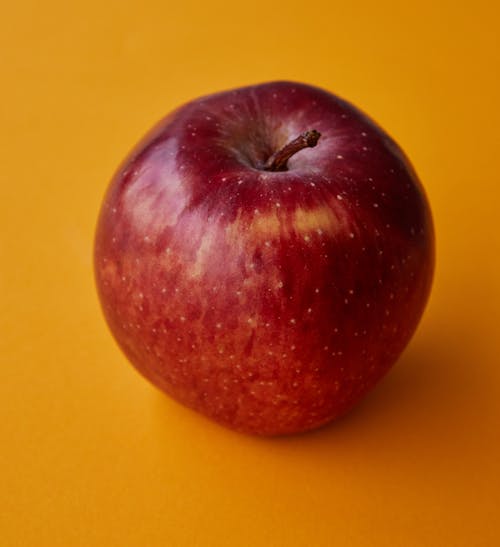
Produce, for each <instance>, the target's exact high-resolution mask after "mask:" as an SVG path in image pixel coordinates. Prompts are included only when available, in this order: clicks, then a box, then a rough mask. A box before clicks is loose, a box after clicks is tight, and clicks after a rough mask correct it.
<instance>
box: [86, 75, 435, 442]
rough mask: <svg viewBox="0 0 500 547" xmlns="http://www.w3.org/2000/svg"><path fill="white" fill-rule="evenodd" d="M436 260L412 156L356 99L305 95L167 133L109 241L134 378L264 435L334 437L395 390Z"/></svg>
mask: <svg viewBox="0 0 500 547" xmlns="http://www.w3.org/2000/svg"><path fill="white" fill-rule="evenodd" d="M315 145H316V146H315ZM302 148H304V149H303V150H302ZM433 263H434V238H433V228H432V220H431V215H430V211H429V206H428V203H427V201H426V198H425V195H424V192H423V189H422V187H421V185H420V183H419V181H418V178H417V176H416V174H415V172H414V170H413V168H412V167H411V165H410V163H409V161H408V159H407V158H406V157H405V155H404V154H403V152H402V151H401V149H400V148H399V147H398V146H397V144H396V143H395V142H394V141H393V140H392V139H391V138H390V137H389V136H388V135H387V134H386V133H385V132H384V131H383V130H382V129H381V128H380V127H379V126H378V125H376V124H375V123H374V122H373V121H372V120H370V119H369V118H368V117H367V116H366V115H364V114H363V113H361V112H360V111H359V110H358V109H356V108H355V107H354V106H352V105H351V104H349V103H347V102H346V101H344V100H342V99H339V98H338V97H336V96H334V95H332V94H330V93H328V92H326V91H323V90H321V89H317V88H315V87H311V86H308V85H304V84H298V83H290V82H272V83H266V84H262V85H257V86H252V87H246V88H242V89H236V90H233V91H227V92H223V93H218V94H215V95H211V96H208V97H202V98H201V99H198V100H195V101H193V102H190V103H188V104H187V105H185V106H183V107H181V108H179V109H178V110H176V111H175V112H174V113H173V114H171V115H170V116H168V117H167V118H165V119H164V120H163V121H162V122H160V124H159V125H158V126H157V127H156V128H155V129H153V130H152V131H151V132H150V133H149V135H147V136H146V138H145V139H144V140H143V141H142V142H141V143H140V144H139V145H138V146H137V147H136V148H135V150H134V151H133V152H132V153H131V154H130V155H129V157H128V158H127V159H126V161H125V162H124V164H123V165H122V166H121V167H120V168H119V170H118V172H117V173H116V175H115V176H114V178H113V180H112V182H111V185H110V187H109V189H108V192H107V194H106V197H105V199H104V203H103V206H102V210H101V213H100V217H99V222H98V226H97V234H96V240H95V275H96V280H97V288H98V292H99V296H100V299H101V302H102V306H103V310H104V314H105V316H106V319H107V321H108V324H109V326H110V328H111V331H112V333H113V335H114V336H115V338H116V340H117V342H118V343H119V345H120V346H121V348H122V349H123V351H124V352H125V354H126V355H127V356H128V358H129V359H130V361H131V362H132V363H133V364H134V366H135V367H136V368H137V369H138V370H139V371H140V372H141V373H142V374H143V375H144V376H145V377H146V378H148V379H149V380H150V381H151V382H153V383H154V384H155V385H156V386H158V387H159V388H161V389H162V390H164V391H165V392H166V393H168V394H169V395H171V396H172V397H174V398H175V399H177V400H178V401H180V402H181V403H184V404H185V405H187V406H189V407H191V408H193V409H196V410H198V411H199V412H201V413H203V414H205V415H206V416H209V417H210V418H213V419H214V420H216V421H218V422H220V423H222V424H224V425H226V426H229V427H231V428H234V429H237V430H240V431H245V432H250V433H256V434H262V435H279V434H286V433H294V432H299V431H304V430H308V429H312V428H316V427H318V426H321V425H322V424H325V423H326V422H329V421H330V420H332V419H334V418H336V417H338V416H340V415H341V414H344V413H345V412H346V411H348V410H349V409H350V408H351V407H352V406H353V405H355V404H356V403H357V402H358V401H359V400H360V399H361V398H362V397H363V396H364V395H365V394H366V393H367V392H368V391H369V390H370V389H371V388H372V387H373V386H374V385H375V384H376V383H377V382H378V381H379V380H380V378H381V377H382V376H383V375H384V374H385V373H386V372H387V371H388V370H389V369H390V367H391V366H392V365H393V364H394V362H395V361H396V359H397V358H398V356H399V355H400V353H401V351H402V350H403V349H404V347H405V346H406V344H407V343H408V341H409V339H410V337H411V336H412V334H413V332H414V330H415V328H416V326H417V324H418V321H419V319H420V317H421V314H422V312H423V309H424V306H425V303H426V301H427V298H428V295H429V291H430V286H431V281H432V274H433Z"/></svg>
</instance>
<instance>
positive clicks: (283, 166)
mask: <svg viewBox="0 0 500 547" xmlns="http://www.w3.org/2000/svg"><path fill="white" fill-rule="evenodd" d="M320 137H321V133H320V132H319V131H316V129H311V131H305V132H304V133H302V134H301V135H299V136H298V137H297V138H296V139H293V141H290V142H289V143H288V144H286V145H285V146H284V147H283V148H281V149H280V150H278V151H277V152H275V153H274V154H273V155H272V156H271V157H270V158H269V159H268V160H267V161H266V163H265V164H264V166H263V169H264V170H265V171H287V170H288V166H287V162H288V160H289V159H290V158H291V157H292V156H293V155H294V154H296V153H297V152H299V151H300V150H302V149H303V148H314V147H315V146H316V145H317V144H318V140H319V138H320Z"/></svg>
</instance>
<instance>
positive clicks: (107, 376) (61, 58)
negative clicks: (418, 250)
mask: <svg viewBox="0 0 500 547" xmlns="http://www.w3.org/2000/svg"><path fill="white" fill-rule="evenodd" d="M498 15H499V11H498V7H494V2H489V1H484V0H478V1H476V2H474V3H473V5H471V6H468V5H467V4H465V3H463V2H462V3H460V2H459V3H457V2H451V1H445V2H439V3H437V4H436V3H435V2H431V1H430V0H424V1H422V2H409V3H406V2H396V1H395V0H394V1H387V0H381V1H378V2H370V3H367V2H364V3H363V2H355V3H349V2H332V1H326V0H317V1H316V2H305V3H304V2H298V1H297V0H292V1H291V2H286V3H283V2H273V3H269V2H267V1H264V0H257V2H251V3H245V4H244V3H234V4H228V3H225V2H222V1H220V0H214V1H212V2H210V3H199V4H197V3H195V2H192V1H191V0H188V1H184V2H176V3H173V2H165V1H162V2H159V1H158V2H153V1H149V0H146V1H143V2H138V1H136V0H133V1H131V2H118V1H111V2H94V1H87V2H80V1H77V2H69V3H68V2H62V1H60V2H56V1H53V0H49V1H48V2H34V1H26V2H10V3H4V6H3V8H2V18H1V21H0V27H1V29H0V67H1V78H2V85H1V87H0V123H1V132H0V149H1V151H2V152H1V158H2V160H1V169H0V223H1V225H0V264H1V269H0V289H1V294H2V297H1V303H0V311H1V313H0V359H1V368H0V444H1V446H0V471H1V482H0V485H1V486H0V545H2V547H3V546H9V547H10V546H13V545H22V546H37V547H39V546H51V547H56V546H59V545H61V546H80V545H81V546H86V547H87V546H100V545H103V546H104V545H106V546H112V545H117V546H120V547H121V546H148V547H149V546H157V545H158V546H160V545H161V546H165V545H168V546H181V547H184V546H203V547H205V546H208V547H210V546H214V547H215V546H217V547H219V546H239V545H242V546H247V545H248V546H256V545H257V546H260V545H263V546H273V547H274V546H287V547H293V546H315V547H322V546H332V545H341V546H389V545H390V546H393V545H404V546H412V545H419V546H422V545H425V546H434V545H435V546H443V545H446V546H447V545H453V546H461V545H463V546H471V545H474V546H478V545H485V546H486V545H487V546H492V545H497V544H499V543H500V525H499V524H498V511H499V508H500V428H499V418H500V366H499V365H500V336H499V334H500V332H499V324H500V316H499V310H500V290H499V288H500V281H499V280H500V230H499V229H498V219H499V212H498V207H499V204H500V180H499V167H498V161H499V157H500V139H499V135H500V129H499V127H500V114H499V112H500V111H499V109H498V97H499V96H500V85H499V76H498V67H499V65H500V59H499V44H498V23H499V16H498ZM276 78H287V79H296V80H300V81H305V82H309V83H312V84H316V85H320V86H323V87H326V88H328V89H330V90H332V91H334V92H337V93H339V94H340V95H341V96H344V97H346V98H348V99H350V100H351V101H353V102H354V103H355V104H357V105H359V106H360V107H362V108H363V109H364V110H365V111H367V112H369V113H370V114H371V115H372V116H373V117H374V118H375V119H376V120H378V121H379V122H380V123H381V124H382V125H383V126H384V127H385V128H386V129H387V130H388V131H389V132H390V133H391V134H392V135H393V136H394V137H395V138H396V139H397V140H398V141H399V142H400V143H401V145H402V146H403V148H404V149H405V150H406V152H407V153H408V154H409V156H410V157H411V158H412V160H413V162H414V164H415V166H416V168H417V171H418V172H419V174H420V176H421V178H422V181H423V182H424V184H425V186H426V189H427V192H428V195H429V198H430V201H431V204H432V207H433V212H434V217H435V224H436V233H437V271H436V279H435V285H434V291H433V294H432V298H431V302H430V305H429V307H428V309H427V312H426V315H425V317H424V320H423V322H422V324H421V327H420V329H419V331H418V333H417V335H416V336H415V338H414V340H413V342H412V343H411V345H410V347H409V348H408V349H407V351H406V352H405V354H404V356H403V357H402V359H401V360H400V363H399V364H398V366H397V367H396V368H395V369H394V370H393V372H392V373H391V374H390V375H389V376H388V377H387V378H386V379H385V380H384V381H383V383H382V384H381V385H380V386H379V387H378V389H376V391H374V392H373V394H372V395H370V396H369V397H368V398H367V399H366V400H365V402H364V403H363V404H362V405H361V406H360V407H358V408H357V409H356V410H355V411H354V412H353V413H351V414H350V415H349V416H348V417H346V418H345V419H343V420H341V421H340V422H338V423H336V424H334V425H333V426H330V427H328V428H326V429H323V430H321V431H318V432H316V433H313V434H308V435H304V436H297V437H291V438H285V439H279V440H263V439H257V438H252V437H245V436H242V435H238V434H236V433H232V432H230V431H228V430H225V429H223V428H221V427H219V426H217V425H215V424H212V423H211V422H208V421H207V420H205V419H204V418H202V417H199V416H198V415H196V414H194V413H193V412H191V411H189V410H186V409H184V408H182V407H181V406H179V405H177V404H176V403H174V402H172V401H170V400H169V399H167V398H166V397H165V396H163V395H161V394H160V393H159V392H157V391H156V390H155V389H154V388H153V387H151V386H150V385H149V384H148V383H146V381H144V380H143V379H142V378H140V377H139V375H138V374H137V373H136V372H135V371H134V370H133V369H132V367H131V366H129V365H128V364H127V362H126V360H125V358H124V357H123V356H122V354H121V353H120V352H119V350H118V349H117V346H116V345H115V343H114V341H113V340H112V338H111V336H110V334H109V332H108V330H107V328H106V326H105V323H104V320H103V318H102V315H101V312H100V309H99V306H98V302H97V298H96V295H95V290H94V285H93V277H92V264H91V251H92V238H93V231H94V226H95V221H96V216H97V212H98V208H99V205H100V201H101V198H102V196H103V193H104V190H105V186H106V185H107V182H108V180H109V178H110V176H111V174H112V172H113V171H114V169H115V167H116V166H117V164H118V163H119V162H120V160H121V159H122V158H123V156H124V155H125V153H126V152H127V151H128V150H129V148H130V147H131V146H132V144H134V142H135V141H136V140H137V139H138V138H139V137H140V136H141V135H142V134H143V133H144V132H145V131H146V130H147V129H148V128H149V127H150V126H151V125H152V124H153V123H154V122H155V121H157V120H158V119H159V118H160V117H162V116H163V115H164V114H165V113H166V112H168V111H169V110H171V109H172V108H174V107H175V106H177V105H178V104H179V103H181V102H184V101H186V100H188V99H190V98H193V97H196V96H198V95H200V94H204V93H208V92H212V91H216V90H220V89H225V88H229V87H233V86H239V85H244V84H249V83H254V82H259V81H265V80H271V79H276Z"/></svg>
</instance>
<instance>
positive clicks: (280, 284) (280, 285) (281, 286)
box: [278, 281, 283, 289]
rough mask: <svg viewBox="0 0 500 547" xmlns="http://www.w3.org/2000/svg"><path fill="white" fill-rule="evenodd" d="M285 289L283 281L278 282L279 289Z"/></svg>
mask: <svg viewBox="0 0 500 547" xmlns="http://www.w3.org/2000/svg"><path fill="white" fill-rule="evenodd" d="M282 288H283V281H279V282H278V289H282Z"/></svg>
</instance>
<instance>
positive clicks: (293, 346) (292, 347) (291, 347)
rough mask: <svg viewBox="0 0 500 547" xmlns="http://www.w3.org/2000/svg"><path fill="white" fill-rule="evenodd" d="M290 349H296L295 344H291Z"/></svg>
mask: <svg viewBox="0 0 500 547" xmlns="http://www.w3.org/2000/svg"><path fill="white" fill-rule="evenodd" d="M290 349H291V350H292V351H295V345H292V346H290ZM297 370H299V369H297ZM299 372H300V371H299Z"/></svg>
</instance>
